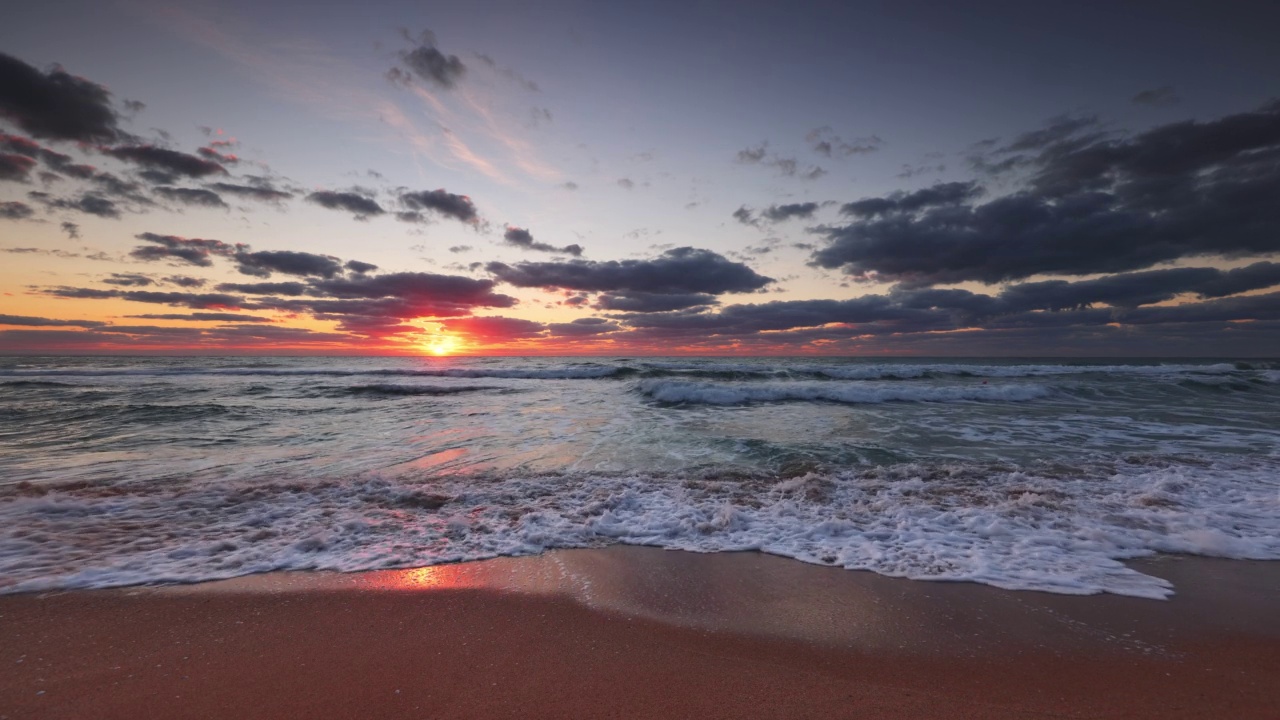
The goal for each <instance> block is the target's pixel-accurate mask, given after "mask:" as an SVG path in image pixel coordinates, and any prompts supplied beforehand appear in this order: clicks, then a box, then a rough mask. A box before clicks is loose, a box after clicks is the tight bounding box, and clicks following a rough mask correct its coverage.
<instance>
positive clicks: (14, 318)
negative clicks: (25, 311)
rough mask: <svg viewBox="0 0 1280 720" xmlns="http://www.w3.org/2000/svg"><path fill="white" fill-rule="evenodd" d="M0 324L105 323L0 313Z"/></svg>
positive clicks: (71, 325) (24, 325)
mask: <svg viewBox="0 0 1280 720" xmlns="http://www.w3.org/2000/svg"><path fill="white" fill-rule="evenodd" d="M0 325H18V326H22V327H85V328H95V327H102V326H103V325H106V323H104V322H99V321H97V320H53V319H51V318H42V317H31V316H29V315H0Z"/></svg>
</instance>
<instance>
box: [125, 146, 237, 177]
mask: <svg viewBox="0 0 1280 720" xmlns="http://www.w3.org/2000/svg"><path fill="white" fill-rule="evenodd" d="M102 152H104V153H106V154H107V155H110V156H111V157H113V158H116V159H117V160H123V161H124V162H128V163H133V164H135V165H141V166H142V167H145V168H150V169H152V170H157V171H159V172H160V173H165V174H168V175H176V176H181V177H189V178H202V177H206V176H209V175H226V174H227V169H226V168H224V167H222V166H221V165H219V164H218V163H216V162H213V161H210V160H205V159H204V158H200V157H196V156H195V155H190V154H188V153H184V152H179V151H177V150H169V149H168V148H162V147H156V146H154V145H122V146H120V147H112V148H103V150H102ZM156 177H158V178H160V179H165V180H168V179H169V178H168V177H166V176H164V175H160V176H156Z"/></svg>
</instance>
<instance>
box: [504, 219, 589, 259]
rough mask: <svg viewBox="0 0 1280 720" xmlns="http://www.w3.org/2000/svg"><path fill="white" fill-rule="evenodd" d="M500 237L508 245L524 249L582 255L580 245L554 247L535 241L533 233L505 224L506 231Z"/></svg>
mask: <svg viewBox="0 0 1280 720" xmlns="http://www.w3.org/2000/svg"><path fill="white" fill-rule="evenodd" d="M502 239H503V240H506V241H507V244H508V245H515V246H516V247H522V248H524V249H525V250H538V251H540V252H551V253H567V254H569V255H572V256H574V257H579V256H581V255H582V246H581V245H577V244H574V245H566V246H564V247H556V246H555V245H548V244H547V243H541V242H536V241H535V240H534V239H533V235H532V234H531V233H530V232H529V231H528V230H525V229H523V228H518V227H511V226H507V231H506V232H505V233H503V234H502Z"/></svg>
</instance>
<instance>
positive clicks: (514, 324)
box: [443, 316, 547, 343]
mask: <svg viewBox="0 0 1280 720" xmlns="http://www.w3.org/2000/svg"><path fill="white" fill-rule="evenodd" d="M443 325H444V328H445V330H447V331H449V332H456V333H462V334H463V335H465V336H466V337H468V338H472V339H475V340H480V341H482V342H490V343H492V342H506V341H510V340H523V339H528V338H535V337H539V336H541V335H542V333H543V332H545V331H546V329H547V326H546V325H543V324H542V323H540V322H534V321H532V320H522V319H520V318H509V317H501V316H495V317H466V318H459V319H457V320H447V321H445V322H444V323H443Z"/></svg>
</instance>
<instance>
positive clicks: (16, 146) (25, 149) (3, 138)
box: [0, 133, 67, 158]
mask: <svg viewBox="0 0 1280 720" xmlns="http://www.w3.org/2000/svg"><path fill="white" fill-rule="evenodd" d="M0 150H3V151H4V152H10V153H14V154H16V155H22V156H24V157H29V158H38V157H40V153H41V152H42V151H43V148H41V147H40V143H38V142H35V141H34V140H30V139H28V138H24V137H21V136H19V135H7V134H5V133H0ZM63 157H67V156H65V155H64V156H63Z"/></svg>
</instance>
